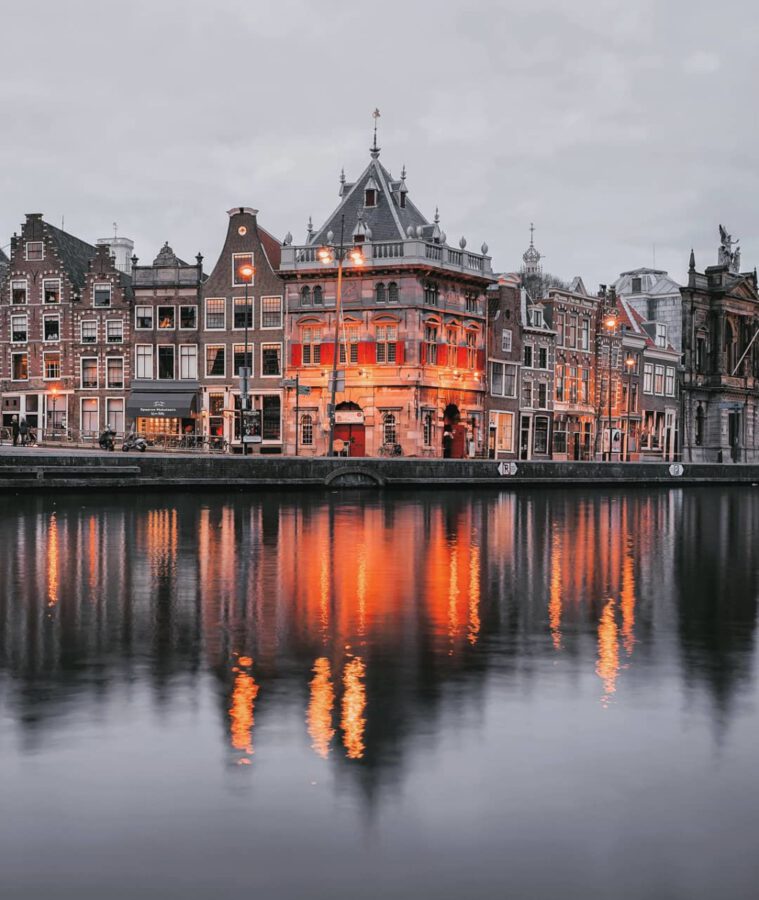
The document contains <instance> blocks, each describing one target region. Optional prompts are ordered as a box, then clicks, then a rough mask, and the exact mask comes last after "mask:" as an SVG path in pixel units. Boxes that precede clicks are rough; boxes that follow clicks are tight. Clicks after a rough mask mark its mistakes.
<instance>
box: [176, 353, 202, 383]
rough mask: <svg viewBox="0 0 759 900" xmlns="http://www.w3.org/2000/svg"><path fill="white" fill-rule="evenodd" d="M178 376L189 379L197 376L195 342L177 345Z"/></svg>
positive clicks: (191, 379) (192, 379)
mask: <svg viewBox="0 0 759 900" xmlns="http://www.w3.org/2000/svg"><path fill="white" fill-rule="evenodd" d="M179 377H180V378H181V379H183V380H190V381H194V380H195V379H196V378H197V377H198V348H197V347H196V346H195V344H181V345H180V347H179Z"/></svg>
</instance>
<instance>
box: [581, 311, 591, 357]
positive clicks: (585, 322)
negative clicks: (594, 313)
mask: <svg viewBox="0 0 759 900" xmlns="http://www.w3.org/2000/svg"><path fill="white" fill-rule="evenodd" d="M580 350H590V319H589V318H588V317H587V316H583V317H582V319H581V320H580Z"/></svg>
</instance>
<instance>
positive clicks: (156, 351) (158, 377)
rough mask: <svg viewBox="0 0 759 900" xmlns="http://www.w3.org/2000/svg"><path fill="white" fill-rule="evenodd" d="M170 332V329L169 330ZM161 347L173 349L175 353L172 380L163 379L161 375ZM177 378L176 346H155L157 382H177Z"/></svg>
mask: <svg viewBox="0 0 759 900" xmlns="http://www.w3.org/2000/svg"><path fill="white" fill-rule="evenodd" d="M167 330H168V329H167ZM161 347H171V349H172V350H173V351H174V355H173V362H172V366H171V378H162V377H161V375H160V374H159V372H160V368H161V355H160V350H161ZM176 378H177V350H176V344H156V345H155V380H156V381H176Z"/></svg>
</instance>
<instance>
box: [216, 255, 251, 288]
mask: <svg viewBox="0 0 759 900" xmlns="http://www.w3.org/2000/svg"><path fill="white" fill-rule="evenodd" d="M241 256H249V257H250V264H251V266H252V267H253V277H252V278H251V279H250V281H236V280H235V271H236V269H237V266H236V265H235V260H236V259H239V258H240V257H241ZM255 283H256V258H255V256H254V254H253V251H252V250H246V251H244V252H240V253H233V254H232V287H235V288H238V287H245V285H246V284H247V285H248V289H250V288H252V287H253V285H254V284H255ZM211 299H212V300H213V299H217V298H214V297H212V298H211Z"/></svg>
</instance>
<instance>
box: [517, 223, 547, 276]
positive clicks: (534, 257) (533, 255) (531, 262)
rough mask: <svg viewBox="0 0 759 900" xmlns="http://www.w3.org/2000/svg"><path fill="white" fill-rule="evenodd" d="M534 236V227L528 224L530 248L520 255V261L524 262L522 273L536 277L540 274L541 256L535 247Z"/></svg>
mask: <svg viewBox="0 0 759 900" xmlns="http://www.w3.org/2000/svg"><path fill="white" fill-rule="evenodd" d="M534 235H535V225H534V224H533V223H532V222H530V246H529V247H528V248H527V249H526V250H525V252H524V253H523V254H522V260H523V262H524V265H523V266H522V273H523V274H524V275H537V274H538V273H539V272H540V260H541V259H542V258H543V256H542V254H541V253H539V252H538V250H537V249H536V247H535V240H534Z"/></svg>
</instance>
